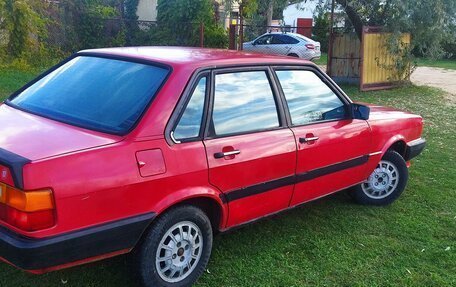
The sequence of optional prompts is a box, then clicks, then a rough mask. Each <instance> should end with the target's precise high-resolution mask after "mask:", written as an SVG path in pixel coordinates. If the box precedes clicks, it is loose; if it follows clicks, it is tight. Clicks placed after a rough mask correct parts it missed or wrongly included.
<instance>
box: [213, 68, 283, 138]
mask: <svg viewBox="0 0 456 287" xmlns="http://www.w3.org/2000/svg"><path fill="white" fill-rule="evenodd" d="M212 125H213V127H212V128H213V131H212V133H215V135H228V134H237V133H246V132H252V131H261V130H267V129H271V128H275V127H279V126H280V124H279V117H278V114H277V107H276V103H275V100H274V94H273V92H272V89H271V85H270V82H269V79H268V76H267V74H266V72H265V71H251V72H250V71H249V72H236V73H227V74H218V75H216V77H215V91H214V108H213V114H212Z"/></svg>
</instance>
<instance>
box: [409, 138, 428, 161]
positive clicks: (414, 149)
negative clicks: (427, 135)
mask: <svg viewBox="0 0 456 287" xmlns="http://www.w3.org/2000/svg"><path fill="white" fill-rule="evenodd" d="M425 146H426V140H425V139H422V138H419V139H417V140H414V141H411V142H408V143H407V147H406V149H405V155H404V159H405V161H409V160H411V159H412V158H414V157H416V156H418V155H419V154H420V153H421V152H422V151H423V150H424V147H425Z"/></svg>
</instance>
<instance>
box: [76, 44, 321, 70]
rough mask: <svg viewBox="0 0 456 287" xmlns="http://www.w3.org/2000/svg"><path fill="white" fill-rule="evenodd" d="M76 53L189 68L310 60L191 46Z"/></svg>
mask: <svg viewBox="0 0 456 287" xmlns="http://www.w3.org/2000/svg"><path fill="white" fill-rule="evenodd" d="M78 54H93V55H97V54H99V55H100V56H102V55H111V56H118V57H126V58H130V59H137V60H145V61H151V62H158V63H162V64H167V65H170V66H172V67H181V68H182V67H186V68H191V69H198V68H206V67H219V66H236V65H238V66H239V65H265V64H270V65H284V64H285V65H296V64H301V65H305V64H313V63H312V62H310V61H307V60H302V59H298V58H292V57H286V56H275V55H265V54H259V53H255V52H246V51H234V50H224V49H208V48H192V47H166V46H160V47H153V46H151V47H124V48H103V49H91V50H83V51H80V52H79V53H78Z"/></svg>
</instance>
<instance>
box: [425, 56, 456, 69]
mask: <svg viewBox="0 0 456 287" xmlns="http://www.w3.org/2000/svg"><path fill="white" fill-rule="evenodd" d="M417 65H418V67H435V68H444V69H450V70H456V60H455V59H441V60H431V59H423V58H418V59H417Z"/></svg>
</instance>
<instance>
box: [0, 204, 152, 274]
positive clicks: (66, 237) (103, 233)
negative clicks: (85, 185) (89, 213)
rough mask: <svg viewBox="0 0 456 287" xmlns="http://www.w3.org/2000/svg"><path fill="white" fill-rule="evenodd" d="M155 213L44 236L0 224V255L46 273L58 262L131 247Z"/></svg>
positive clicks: (25, 268) (80, 259) (38, 271)
mask: <svg viewBox="0 0 456 287" xmlns="http://www.w3.org/2000/svg"><path fill="white" fill-rule="evenodd" d="M154 217H155V213H148V214H144V215H140V216H135V217H131V218H127V219H122V220H119V221H115V222H111V223H108V224H103V225H99V226H95V227H90V228H87V229H83V230H79V231H75V232H71V233H67V234H63V235H58V236H53V237H48V238H44V239H36V238H27V237H23V236H21V235H19V234H16V233H14V232H12V231H10V230H8V229H6V228H3V227H0V259H2V260H3V261H6V262H7V263H9V264H11V265H14V266H16V267H18V268H20V269H23V270H27V271H31V272H34V273H43V272H46V270H48V269H54V267H57V266H61V265H67V264H71V263H73V262H78V261H84V260H90V258H94V257H100V256H103V255H105V254H110V253H115V252H116V251H121V250H127V251H129V250H131V249H132V248H133V247H134V246H135V245H136V243H137V242H138V241H139V239H140V238H141V235H142V233H143V232H144V230H145V229H146V228H147V226H148V225H149V224H150V223H151V222H152V220H153V218H154ZM55 269H58V268H55Z"/></svg>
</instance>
